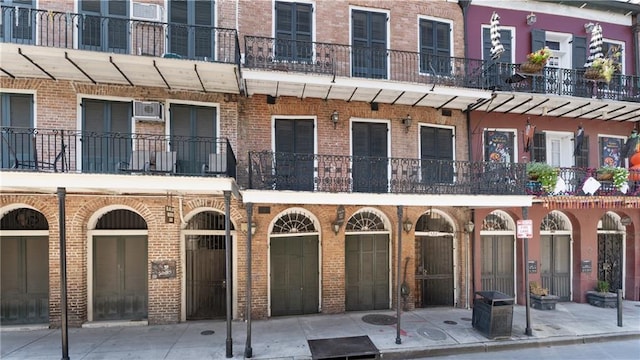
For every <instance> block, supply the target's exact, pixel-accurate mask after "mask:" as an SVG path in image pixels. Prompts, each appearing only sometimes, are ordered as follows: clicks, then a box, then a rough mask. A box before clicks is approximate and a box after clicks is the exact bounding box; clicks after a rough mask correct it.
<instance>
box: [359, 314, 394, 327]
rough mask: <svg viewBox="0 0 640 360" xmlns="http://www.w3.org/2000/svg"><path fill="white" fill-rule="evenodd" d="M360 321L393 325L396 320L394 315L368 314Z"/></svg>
mask: <svg viewBox="0 0 640 360" xmlns="http://www.w3.org/2000/svg"><path fill="white" fill-rule="evenodd" d="M362 321H364V322H366V323H367V324H372V325H393V324H395V323H396V322H397V320H396V318H395V317H394V316H390V315H384V314H369V315H365V316H363V317H362Z"/></svg>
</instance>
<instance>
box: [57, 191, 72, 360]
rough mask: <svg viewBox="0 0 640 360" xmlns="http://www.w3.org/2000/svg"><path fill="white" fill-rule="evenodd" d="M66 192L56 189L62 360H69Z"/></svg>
mask: <svg viewBox="0 0 640 360" xmlns="http://www.w3.org/2000/svg"><path fill="white" fill-rule="evenodd" d="M66 194H67V190H66V189H65V188H62V187H59V188H58V214H59V215H58V227H59V228H60V229H59V232H60V316H61V319H60V330H61V332H62V360H69V330H68V329H67V244H66V241H67V239H66V237H67V234H66V227H65V222H66V219H65V197H66Z"/></svg>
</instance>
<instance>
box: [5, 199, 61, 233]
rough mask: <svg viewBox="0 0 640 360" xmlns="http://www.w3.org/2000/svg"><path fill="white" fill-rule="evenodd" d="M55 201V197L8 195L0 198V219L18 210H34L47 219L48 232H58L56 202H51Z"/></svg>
mask: <svg viewBox="0 0 640 360" xmlns="http://www.w3.org/2000/svg"><path fill="white" fill-rule="evenodd" d="M52 200H56V198H55V196H53V195H52V196H51V197H41V196H22V195H10V196H2V197H0V203H1V204H2V205H1V206H0V217H1V216H4V214H6V213H8V212H9V211H12V210H15V209H19V208H29V209H33V210H36V211H38V212H40V213H42V215H43V216H44V217H45V219H47V222H48V224H49V232H52V230H55V232H57V231H58V230H57V229H58V222H59V221H58V219H59V217H58V214H59V209H58V202H57V200H56V201H52Z"/></svg>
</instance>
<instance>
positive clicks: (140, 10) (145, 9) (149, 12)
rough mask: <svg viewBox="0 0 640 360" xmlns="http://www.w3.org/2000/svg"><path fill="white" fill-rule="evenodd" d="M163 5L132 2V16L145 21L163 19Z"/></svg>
mask: <svg viewBox="0 0 640 360" xmlns="http://www.w3.org/2000/svg"><path fill="white" fill-rule="evenodd" d="M162 10H163V9H162V6H160V5H156V4H145V3H140V2H131V18H132V19H135V20H145V21H162V12H163V11H162Z"/></svg>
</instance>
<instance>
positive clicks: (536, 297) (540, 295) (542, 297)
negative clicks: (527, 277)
mask: <svg viewBox="0 0 640 360" xmlns="http://www.w3.org/2000/svg"><path fill="white" fill-rule="evenodd" d="M558 299H560V297H559V296H557V295H551V294H549V289H547V288H543V287H542V286H540V285H539V284H538V283H537V282H536V281H531V282H530V283H529V300H530V302H529V303H530V305H531V307H532V308H534V309H538V310H555V309H556V304H557V303H558Z"/></svg>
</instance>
